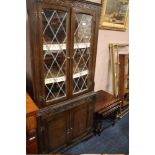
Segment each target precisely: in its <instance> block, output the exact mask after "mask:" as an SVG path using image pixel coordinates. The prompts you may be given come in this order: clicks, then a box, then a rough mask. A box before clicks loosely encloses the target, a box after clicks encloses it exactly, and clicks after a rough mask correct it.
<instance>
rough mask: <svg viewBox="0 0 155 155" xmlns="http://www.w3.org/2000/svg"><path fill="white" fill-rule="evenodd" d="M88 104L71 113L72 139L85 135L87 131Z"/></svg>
mask: <svg viewBox="0 0 155 155" xmlns="http://www.w3.org/2000/svg"><path fill="white" fill-rule="evenodd" d="M87 115H88V112H87V104H83V105H81V106H79V107H77V108H74V109H73V110H72V111H71V128H72V139H74V138H77V137H78V136H80V135H81V134H83V133H84V132H85V131H86V129H87Z"/></svg>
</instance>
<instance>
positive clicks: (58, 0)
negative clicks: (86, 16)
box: [38, 0, 101, 11]
mask: <svg viewBox="0 0 155 155" xmlns="http://www.w3.org/2000/svg"><path fill="white" fill-rule="evenodd" d="M38 1H39V2H42V3H48V4H56V5H68V6H69V5H70V6H71V7H78V8H85V9H94V10H96V11H97V10H98V9H99V7H101V4H99V3H94V2H89V1H85V0H38Z"/></svg>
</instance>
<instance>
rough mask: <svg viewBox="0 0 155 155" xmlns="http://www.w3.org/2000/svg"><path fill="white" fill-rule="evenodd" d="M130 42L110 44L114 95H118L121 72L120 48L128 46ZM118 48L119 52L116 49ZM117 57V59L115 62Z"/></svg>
mask: <svg viewBox="0 0 155 155" xmlns="http://www.w3.org/2000/svg"><path fill="white" fill-rule="evenodd" d="M127 46H129V45H128V44H114V43H110V44H109V54H110V59H111V68H112V86H113V95H114V96H118V74H119V53H118V52H119V51H118V50H119V48H123V47H127ZM115 50H117V53H116V51H115ZM115 58H116V59H117V61H116V62H115Z"/></svg>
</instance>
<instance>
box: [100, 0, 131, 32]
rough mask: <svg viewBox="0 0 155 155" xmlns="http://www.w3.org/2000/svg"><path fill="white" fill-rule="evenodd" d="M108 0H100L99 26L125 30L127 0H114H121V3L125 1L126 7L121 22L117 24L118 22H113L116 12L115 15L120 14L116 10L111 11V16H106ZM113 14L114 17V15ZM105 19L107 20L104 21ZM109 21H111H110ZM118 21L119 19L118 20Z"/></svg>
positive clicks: (127, 8)
mask: <svg viewBox="0 0 155 155" xmlns="http://www.w3.org/2000/svg"><path fill="white" fill-rule="evenodd" d="M108 1H109V0H102V11H101V17H100V23H99V28H100V29H109V30H117V31H125V30H126V28H127V25H128V12H129V11H128V10H129V7H128V6H129V0H115V1H122V3H123V2H124V3H127V7H126V10H125V17H124V20H123V21H122V22H123V24H122V23H121V24H118V23H115V22H114V19H115V21H116V14H117V16H118V15H121V14H119V13H118V12H117V13H116V12H113V13H112V14H111V15H109V16H111V17H107V16H106V14H105V13H106V11H107V10H106V9H107V2H108ZM114 16H115V17H114ZM105 19H108V20H109V22H108V21H106V20H105ZM110 21H111V22H110ZM118 21H121V20H118Z"/></svg>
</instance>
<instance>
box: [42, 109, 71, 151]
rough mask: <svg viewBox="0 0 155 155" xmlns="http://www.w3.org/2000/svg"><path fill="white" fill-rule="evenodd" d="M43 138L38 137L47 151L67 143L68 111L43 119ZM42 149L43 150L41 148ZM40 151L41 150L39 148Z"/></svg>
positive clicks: (57, 148)
mask: <svg viewBox="0 0 155 155" xmlns="http://www.w3.org/2000/svg"><path fill="white" fill-rule="evenodd" d="M42 124H44V128H45V130H44V133H43V134H42V135H43V139H40V142H41V145H44V147H43V148H46V151H45V152H46V153H47V152H53V151H55V150H59V149H61V148H63V147H65V146H66V145H67V132H66V131H67V128H68V113H67V111H66V112H62V113H59V114H56V115H54V116H51V117H50V118H46V120H44V121H43V123H42ZM43 151H44V150H43ZM41 152H42V150H41Z"/></svg>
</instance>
